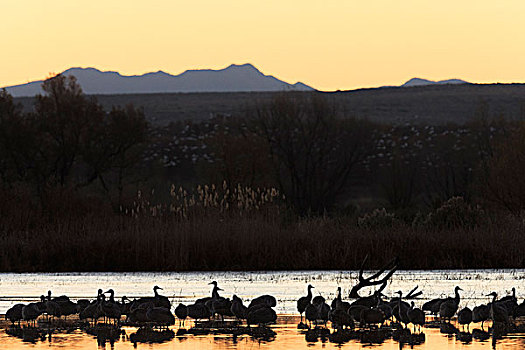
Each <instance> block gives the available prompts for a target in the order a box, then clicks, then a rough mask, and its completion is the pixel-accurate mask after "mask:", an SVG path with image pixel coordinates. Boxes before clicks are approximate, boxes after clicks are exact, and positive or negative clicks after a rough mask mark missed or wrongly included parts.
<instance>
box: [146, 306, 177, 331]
mask: <svg viewBox="0 0 525 350" xmlns="http://www.w3.org/2000/svg"><path fill="white" fill-rule="evenodd" d="M146 317H147V318H148V320H149V322H153V323H155V324H156V325H159V326H161V327H168V326H171V325H174V324H175V316H173V314H172V313H171V311H170V310H169V309H166V308H164V307H154V308H152V309H149V310H148V311H147V312H146Z"/></svg>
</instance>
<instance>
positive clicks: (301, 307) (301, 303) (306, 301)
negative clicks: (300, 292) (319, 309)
mask: <svg viewBox="0 0 525 350" xmlns="http://www.w3.org/2000/svg"><path fill="white" fill-rule="evenodd" d="M313 288H314V287H313V286H312V285H311V284H309V285H308V287H307V289H308V294H306V296H305V297H300V298H299V299H298V300H297V311H299V313H300V314H301V322H303V313H304V312H305V310H306V307H307V306H308V305H310V303H311V302H312V289H313Z"/></svg>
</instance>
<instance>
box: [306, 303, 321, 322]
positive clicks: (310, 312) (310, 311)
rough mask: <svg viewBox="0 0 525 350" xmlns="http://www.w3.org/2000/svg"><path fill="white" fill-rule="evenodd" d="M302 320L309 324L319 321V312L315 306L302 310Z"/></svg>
mask: <svg viewBox="0 0 525 350" xmlns="http://www.w3.org/2000/svg"><path fill="white" fill-rule="evenodd" d="M304 318H305V320H306V321H310V324H311V323H312V322H315V323H317V320H318V319H319V310H318V309H317V306H315V305H314V304H308V305H306V308H305V310H304Z"/></svg>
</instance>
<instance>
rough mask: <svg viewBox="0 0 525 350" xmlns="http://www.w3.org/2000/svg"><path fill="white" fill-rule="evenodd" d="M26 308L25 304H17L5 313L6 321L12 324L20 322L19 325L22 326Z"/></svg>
mask: <svg viewBox="0 0 525 350" xmlns="http://www.w3.org/2000/svg"><path fill="white" fill-rule="evenodd" d="M24 306H25V305H24V304H15V305H13V306H12V307H10V308H9V310H7V312H6V313H5V319H6V320H9V321H11V323H12V324H15V322H18V325H19V326H20V321H21V320H22V309H23V308H24Z"/></svg>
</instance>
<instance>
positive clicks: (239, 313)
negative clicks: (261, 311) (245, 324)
mask: <svg viewBox="0 0 525 350" xmlns="http://www.w3.org/2000/svg"><path fill="white" fill-rule="evenodd" d="M250 305H252V304H250ZM255 305H263V306H264V307H266V306H268V305H266V302H261V303H256V304H255ZM254 307H255V306H254V305H252V309H253V308H254ZM231 312H232V314H233V315H234V316H235V317H237V318H238V319H239V320H244V319H246V314H247V313H248V308H247V307H246V306H244V305H243V303H242V300H241V298H239V297H238V296H237V295H234V296H233V297H232V306H231Z"/></svg>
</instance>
